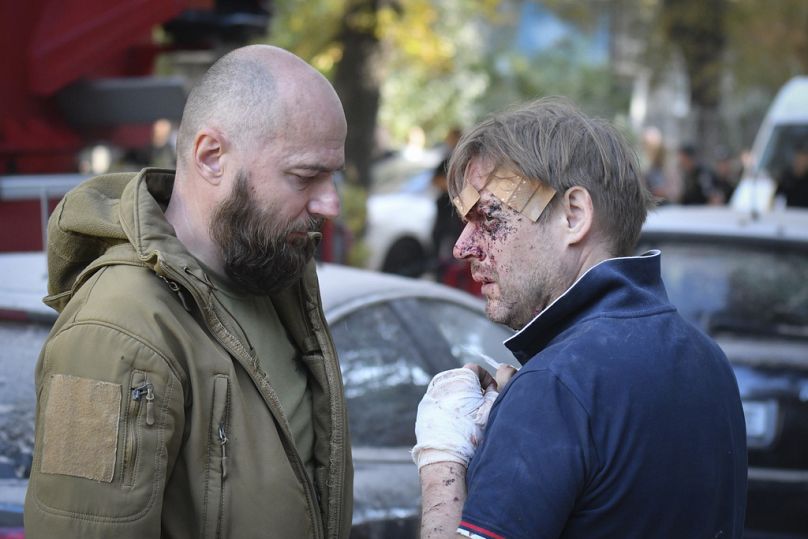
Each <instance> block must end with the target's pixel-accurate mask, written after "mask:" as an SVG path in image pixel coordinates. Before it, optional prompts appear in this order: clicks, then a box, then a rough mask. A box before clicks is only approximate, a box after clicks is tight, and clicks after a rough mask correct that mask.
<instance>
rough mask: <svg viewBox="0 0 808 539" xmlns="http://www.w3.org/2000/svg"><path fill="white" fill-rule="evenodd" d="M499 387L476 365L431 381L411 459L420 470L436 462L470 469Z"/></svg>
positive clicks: (422, 404) (425, 397) (441, 374)
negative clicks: (453, 463)
mask: <svg viewBox="0 0 808 539" xmlns="http://www.w3.org/2000/svg"><path fill="white" fill-rule="evenodd" d="M483 384H485V385H483ZM496 387H497V385H496V382H495V381H494V379H493V378H492V377H491V376H490V375H489V374H488V373H486V372H485V371H484V370H482V369H481V368H479V367H478V366H477V365H466V366H465V367H463V368H460V369H452V370H449V371H444V372H442V373H439V374H437V375H436V376H435V377H434V378H433V379H432V381H431V382H430V383H429V387H428V388H427V391H426V394H425V395H424V397H423V399H421V403H420V404H419V405H418V417H417V419H416V421H415V436H416V438H417V442H418V443H417V444H416V445H415V447H413V449H412V455H413V460H414V461H415V463H416V464H417V465H418V468H419V469H420V468H421V467H422V466H425V465H427V464H432V463H435V462H456V463H458V464H462V465H463V466H468V462H469V460H470V459H471V457H472V455H473V454H474V451H475V449H476V448H477V446H478V445H479V444H480V442H481V441H482V437H483V431H484V429H485V424H486V422H487V421H488V413H489V412H490V411H491V406H492V405H493V404H494V401H495V400H496V398H497V396H498V395H499V393H498V392H497V390H496ZM483 388H485V389H483Z"/></svg>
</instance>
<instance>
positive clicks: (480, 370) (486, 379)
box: [463, 363, 497, 390]
mask: <svg viewBox="0 0 808 539" xmlns="http://www.w3.org/2000/svg"><path fill="white" fill-rule="evenodd" d="M463 368H465V369H469V370H470V371H472V372H474V373H475V374H476V375H477V378H479V380H480V387H481V388H483V390H487V389H489V388H493V389H496V388H497V381H496V380H494V377H493V376H491V374H489V373H488V371H487V370H485V368H484V367H482V366H481V365H477V364H476V363H466V364H465V365H463Z"/></svg>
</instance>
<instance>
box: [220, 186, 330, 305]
mask: <svg viewBox="0 0 808 539" xmlns="http://www.w3.org/2000/svg"><path fill="white" fill-rule="evenodd" d="M248 179H249V177H248V175H247V173H245V172H244V171H241V172H239V174H238V177H237V178H236V183H235V186H234V188H233V192H232V194H231V195H230V197H229V198H227V200H225V201H224V202H222V203H221V204H220V205H219V207H218V208H216V211H215V212H214V214H213V217H212V219H211V223H210V234H211V237H212V238H213V240H214V241H215V242H216V243H217V244H218V246H219V250H220V252H221V256H222V260H223V261H224V269H225V273H227V276H228V277H229V278H230V279H231V280H232V281H233V283H234V284H235V285H236V287H237V288H240V289H242V290H244V291H245V292H249V293H251V294H258V295H265V294H271V293H273V292H277V291H279V290H282V289H284V288H286V287H288V286H290V285H291V284H292V283H293V282H295V281H296V280H297V279H298V278H300V276H301V275H302V274H303V269H304V268H305V266H306V263H307V262H308V260H309V258H311V255H312V254H313V252H314V245H313V242H312V240H311V239H310V238H309V232H315V231H317V230H319V229H320V226H321V225H322V219H316V218H308V219H305V220H303V221H302V222H301V221H297V222H281V221H280V219H279V217H278V215H280V214H281V212H278V211H276V210H277V207H275V206H271V207H268V208H265V209H262V208H259V207H258V206H257V205H256V203H255V201H254V200H253V198H252V197H251V196H250V191H249V188H248Z"/></svg>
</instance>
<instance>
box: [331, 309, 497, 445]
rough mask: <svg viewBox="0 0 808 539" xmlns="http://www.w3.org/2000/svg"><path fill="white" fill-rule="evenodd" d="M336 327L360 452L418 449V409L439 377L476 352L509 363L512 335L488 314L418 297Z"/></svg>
mask: <svg viewBox="0 0 808 539" xmlns="http://www.w3.org/2000/svg"><path fill="white" fill-rule="evenodd" d="M330 327H331V333H332V335H333V338H334V344H335V346H336V347H337V353H338V354H339V359H340V364H341V367H342V376H343V380H344V382H345V397H346V400H347V403H348V420H349V425H350V430H351V439H352V442H353V443H354V444H355V445H358V446H362V445H370V446H386V447H402V446H412V445H414V444H415V432H414V426H415V416H416V413H417V410H418V403H419V402H420V400H421V397H423V395H424V393H425V392H426V387H427V385H428V384H429V381H430V380H431V379H432V377H433V376H434V375H435V374H437V373H438V372H441V371H444V370H447V369H451V368H455V367H459V366H461V365H462V364H463V363H465V362H468V361H473V360H474V358H473V357H470V356H469V354H472V353H473V352H477V353H479V352H483V353H485V354H488V355H490V356H492V357H495V358H498V359H499V360H500V361H503V360H504V358H503V355H504V354H503V351H505V352H507V350H506V349H505V348H504V347H503V346H502V344H501V343H502V340H503V339H505V338H507V337H508V335H510V332H509V330H507V329H505V328H503V327H502V326H498V325H495V324H493V323H492V322H490V321H488V320H487V319H486V318H485V316H484V315H483V314H482V313H480V312H475V311H473V310H471V309H468V308H466V307H463V306H460V305H457V304H454V303H450V302H447V301H446V300H439V299H418V298H399V299H394V300H390V301H386V302H383V303H376V304H372V305H366V306H363V307H361V308H359V309H357V310H355V311H353V312H352V313H350V314H348V315H347V316H344V317H342V318H341V319H339V320H338V321H335V322H333V323H332V324H331V326H330ZM508 355H510V354H508ZM500 358H502V359H500Z"/></svg>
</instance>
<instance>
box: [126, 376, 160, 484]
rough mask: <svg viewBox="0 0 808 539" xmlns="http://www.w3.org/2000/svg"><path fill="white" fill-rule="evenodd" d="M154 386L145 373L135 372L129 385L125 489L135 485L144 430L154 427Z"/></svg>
mask: <svg viewBox="0 0 808 539" xmlns="http://www.w3.org/2000/svg"><path fill="white" fill-rule="evenodd" d="M154 393H155V392H154V385H153V384H152V383H151V382H150V381H149V378H148V376H146V373H145V372H143V371H137V370H136V371H133V372H132V378H131V381H130V384H129V394H128V402H127V410H126V416H125V421H126V422H125V424H124V432H123V459H122V464H121V483H122V485H123V486H125V487H131V486H133V485H134V484H135V475H136V471H137V463H138V449H139V445H140V439H141V437H142V436H143V431H144V429H151V428H153V427H154V415H155V410H154V399H155V395H154Z"/></svg>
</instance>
